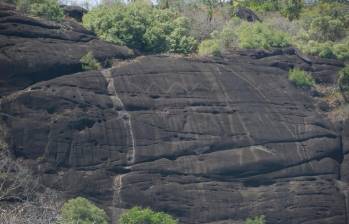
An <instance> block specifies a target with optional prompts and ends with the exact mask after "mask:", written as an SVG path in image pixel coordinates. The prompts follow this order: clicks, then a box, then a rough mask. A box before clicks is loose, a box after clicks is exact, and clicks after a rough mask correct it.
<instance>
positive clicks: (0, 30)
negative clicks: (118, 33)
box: [0, 3, 133, 96]
mask: <svg viewBox="0 0 349 224" xmlns="http://www.w3.org/2000/svg"><path fill="white" fill-rule="evenodd" d="M89 51H91V52H93V54H94V56H95V57H96V58H97V59H98V60H99V61H101V62H103V63H105V62H107V60H108V59H112V58H120V59H124V58H130V57H132V56H133V53H132V51H130V50H129V49H127V48H125V47H118V46H115V45H112V44H109V43H106V42H103V41H101V40H98V39H97V38H96V37H95V36H94V35H93V34H92V33H91V32H89V31H87V30H85V29H84V28H83V27H81V25H79V24H78V23H76V22H73V21H67V22H65V23H63V24H57V23H54V22H48V21H45V20H40V19H37V18H31V17H28V16H26V15H22V14H20V13H18V12H17V11H15V10H14V8H13V6H11V5H7V4H5V3H0V89H1V91H0V96H3V95H6V94H8V93H11V92H13V91H15V90H18V89H23V88H25V87H27V86H29V85H30V84H33V83H35V82H37V81H42V80H48V79H51V78H54V77H57V76H60V75H65V74H70V73H76V72H79V71H81V64H80V59H81V57H82V56H84V55H85V54H86V53H87V52H89Z"/></svg>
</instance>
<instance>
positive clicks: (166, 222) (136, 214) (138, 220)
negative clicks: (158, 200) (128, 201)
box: [119, 207, 177, 224]
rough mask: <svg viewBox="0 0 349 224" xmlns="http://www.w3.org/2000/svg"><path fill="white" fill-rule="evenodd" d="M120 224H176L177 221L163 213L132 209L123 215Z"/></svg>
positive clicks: (137, 208)
mask: <svg viewBox="0 0 349 224" xmlns="http://www.w3.org/2000/svg"><path fill="white" fill-rule="evenodd" d="M119 223H120V224H143V223H147V224H177V221H176V220H175V219H174V218H172V217H171V216H170V215H168V214H166V213H163V212H154V211H152V210H151V209H149V208H145V209H142V208H139V207H134V208H132V209H130V210H129V211H128V212H126V213H124V214H123V215H122V216H121V218H120V220H119Z"/></svg>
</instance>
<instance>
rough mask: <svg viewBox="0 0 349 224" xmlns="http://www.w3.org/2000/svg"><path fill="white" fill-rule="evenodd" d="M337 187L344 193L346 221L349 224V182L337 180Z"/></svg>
mask: <svg viewBox="0 0 349 224" xmlns="http://www.w3.org/2000/svg"><path fill="white" fill-rule="evenodd" d="M336 185H337V188H338V189H339V191H340V192H341V193H342V194H343V195H344V209H345V223H346V224H349V184H348V183H346V182H344V181H341V180H338V181H336Z"/></svg>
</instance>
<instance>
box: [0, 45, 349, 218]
mask: <svg viewBox="0 0 349 224" xmlns="http://www.w3.org/2000/svg"><path fill="white" fill-rule="evenodd" d="M255 55H264V56H260V57H258V58H257V57H255ZM283 61H288V62H289V63H293V64H292V66H295V65H296V64H297V66H298V65H299V66H304V67H306V68H309V69H312V68H313V67H312V65H309V64H308V63H306V62H304V60H302V59H300V58H299V57H298V56H297V55H296V54H294V53H292V52H290V51H286V52H283V51H279V53H273V54H269V53H263V54H262V53H260V52H259V53H258V52H256V51H252V50H248V51H236V52H230V53H228V54H226V55H223V56H222V57H215V58H184V57H171V56H143V57H138V58H136V59H134V60H132V61H129V62H125V61H124V62H120V63H118V65H117V66H116V67H114V68H111V69H105V70H102V71H89V72H83V73H77V74H73V75H69V76H62V77H58V78H55V79H51V80H48V81H43V82H39V83H36V84H33V85H31V86H29V87H28V88H26V89H24V90H21V91H17V92H15V93H13V94H11V95H9V96H7V97H4V98H3V99H2V100H1V102H0V123H1V124H2V128H1V131H2V132H3V134H2V135H5V137H4V141H6V142H7V145H8V146H9V149H10V150H11V152H12V154H13V155H14V156H15V157H17V158H22V159H23V160H26V161H27V163H28V164H31V167H32V169H33V170H34V171H35V172H36V173H37V175H38V176H40V177H41V179H42V181H43V184H45V185H46V186H48V187H51V188H54V189H57V190H59V191H62V192H64V193H65V195H66V197H74V196H77V195H83V196H85V197H88V198H91V199H94V201H96V202H97V203H98V204H99V205H100V206H102V207H103V208H105V209H106V210H107V211H108V213H109V215H110V216H111V217H112V223H117V220H118V217H119V215H120V214H121V213H122V212H124V211H126V210H127V209H129V208H131V207H132V206H136V205H138V206H144V207H151V208H153V209H155V210H158V211H164V212H168V213H170V214H171V215H174V216H175V217H176V218H178V219H179V220H180V222H181V223H184V224H194V223H207V224H208V223H211V224H213V223H215V224H218V223H243V220H245V219H246V218H247V217H252V216H256V215H265V216H266V219H267V223H273V224H274V223H275V224H278V223H280V224H281V223H282V224H294V223H297V224H319V223H320V224H325V223H336V224H345V223H347V220H346V217H348V216H347V214H346V212H347V211H346V208H345V198H344V196H343V193H342V191H341V189H340V188H339V187H337V185H338V180H339V178H340V175H339V174H340V165H341V164H340V163H341V162H342V160H341V159H340V158H341V155H342V146H341V138H340V135H339V134H338V133H337V132H336V131H335V129H334V128H333V127H332V125H331V123H330V122H329V121H327V119H326V118H325V117H323V116H321V115H320V114H318V113H317V112H316V111H317V110H316V108H315V106H314V101H313V99H312V98H311V97H309V96H308V95H307V94H308V93H307V92H304V91H303V90H302V89H298V88H296V87H295V86H294V85H293V84H292V83H290V81H289V80H288V79H287V75H288V72H287V70H286V69H285V68H284V66H279V65H280V64H277V62H283ZM314 65H315V66H316V63H315V62H314ZM2 135H0V136H2Z"/></svg>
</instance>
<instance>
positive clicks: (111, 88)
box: [101, 69, 136, 164]
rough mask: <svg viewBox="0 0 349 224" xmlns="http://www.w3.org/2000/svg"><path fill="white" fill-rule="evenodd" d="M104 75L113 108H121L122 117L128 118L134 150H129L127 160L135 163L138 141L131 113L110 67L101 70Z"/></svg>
mask: <svg viewBox="0 0 349 224" xmlns="http://www.w3.org/2000/svg"><path fill="white" fill-rule="evenodd" d="M101 73H102V75H103V76H104V78H105V80H106V82H107V91H108V94H109V96H110V99H111V101H112V103H113V108H114V109H117V108H120V111H119V113H120V115H121V116H120V117H121V119H123V120H126V122H127V123H126V124H127V126H128V129H129V134H130V137H131V144H132V150H131V151H130V150H127V162H128V164H134V163H135V161H136V159H135V158H136V143H135V137H134V133H133V128H132V121H131V119H132V118H131V114H130V113H129V112H128V111H127V110H126V107H125V105H124V103H123V102H122V100H121V99H120V97H119V96H118V94H117V91H116V88H115V84H114V79H113V77H112V74H111V70H110V69H106V70H103V71H101Z"/></svg>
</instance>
